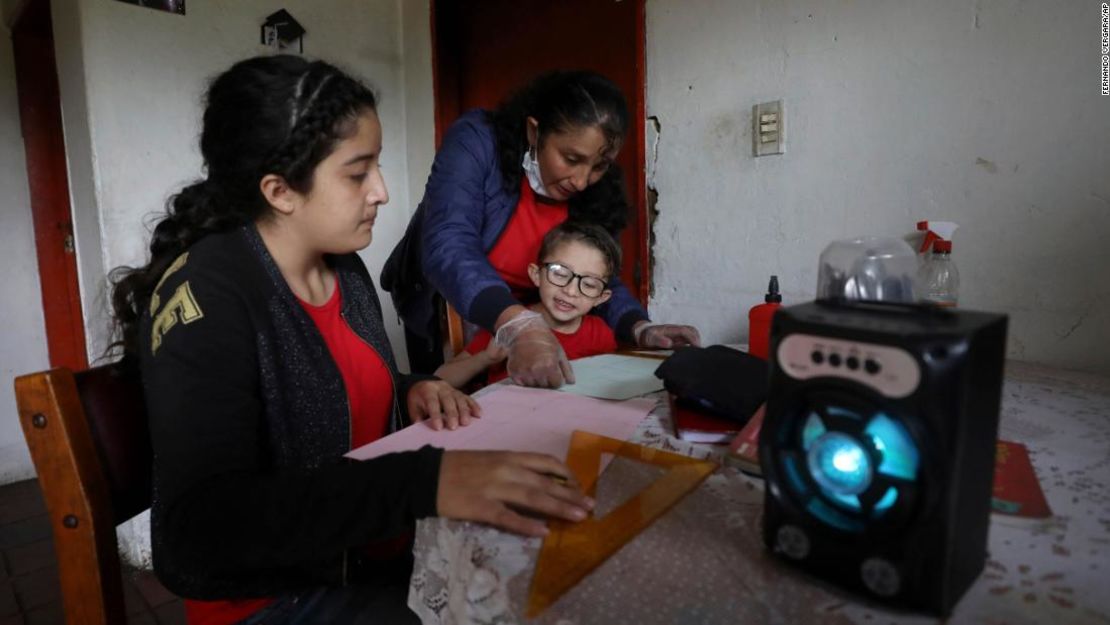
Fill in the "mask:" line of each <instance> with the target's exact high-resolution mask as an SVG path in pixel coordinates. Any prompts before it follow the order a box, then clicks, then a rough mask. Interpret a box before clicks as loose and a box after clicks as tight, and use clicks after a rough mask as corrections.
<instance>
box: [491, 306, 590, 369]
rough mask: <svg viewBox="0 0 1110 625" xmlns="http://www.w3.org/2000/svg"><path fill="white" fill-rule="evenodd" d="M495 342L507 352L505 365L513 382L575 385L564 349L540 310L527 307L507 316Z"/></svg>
mask: <svg viewBox="0 0 1110 625" xmlns="http://www.w3.org/2000/svg"><path fill="white" fill-rule="evenodd" d="M494 342H496V343H497V344H498V345H501V346H502V347H504V348H505V350H506V352H508V359H509V362H508V363H507V364H506V367H505V368H506V369H507V370H508V373H509V377H511V378H512V379H513V382H516V383H517V384H519V385H521V386H539V387H545V388H559V387H560V386H562V385H563V384H564V383H566V384H574V369H572V368H571V366H570V361H569V360H567V355H566V352H564V351H563V347H562V346H561V345H559V340H558V339H556V338H555V335H554V334H552V332H551V328H549V327H547V323H546V322H545V321H544V320H543V317H542V316H541V315H540V314H539V313H537V312H533V311H530V310H529V311H525V312H522V313H520V314H518V315H517V316H515V317H513V318H511V319H509V320H508V321H507V322H505V323H504V324H502V325H501V327H500V328H498V330H497V337H496V339H495V341H494Z"/></svg>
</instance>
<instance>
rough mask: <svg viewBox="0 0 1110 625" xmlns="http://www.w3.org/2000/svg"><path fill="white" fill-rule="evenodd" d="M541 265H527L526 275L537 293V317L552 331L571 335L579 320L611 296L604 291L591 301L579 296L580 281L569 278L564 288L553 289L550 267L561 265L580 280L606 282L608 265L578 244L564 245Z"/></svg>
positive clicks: (595, 251)
mask: <svg viewBox="0 0 1110 625" xmlns="http://www.w3.org/2000/svg"><path fill="white" fill-rule="evenodd" d="M543 260H544V265H543V266H540V265H536V264H535V263H533V264H530V265H528V275H529V276H530V277H531V278H532V283H533V284H535V285H536V286H537V287H538V288H539V291H540V307H541V308H540V311H539V312H540V314H542V315H543V316H544V318H545V320H546V321H547V323H548V325H550V326H551V327H552V329H554V330H557V331H559V332H563V333H566V334H569V333H572V332H575V331H577V330H578V327H579V326H580V325H581V324H582V317H583V316H584V315H586V314H587V313H589V312H590V310H592V309H593V307H594V306H597V305H599V304H602V303H604V302H607V301H609V297H610V295H611V292H610V291H609V290H608V289H606V290H605V291H604V292H602V294H601V296H599V297H596V298H592V297H587V296H586V295H583V294H582V291H581V290H580V289H579V283H580V281H581V280H582V278H577V277H576V278H572V279H571V280H570V281H569V282H567V283H566V285H564V286H557V285H555V284H553V283H552V282H551V280H550V279H549V278H548V273H549V271H550V270H549V267H550V266H551V265H552V264H557V265H561V266H562V267H563V269H564V271H567V272H573V273H575V274H578V275H579V276H583V277H590V278H596V279H598V280H601V281H602V282H604V281H605V280H607V279H608V277H609V276H608V272H607V269H608V265H607V263H606V259H605V255H604V254H603V253H602V252H601V250H598V249H596V248H595V247H593V246H591V245H587V244H585V243H583V242H581V241H566V242H564V243H562V244H560V245H559V246H558V247H556V248H555V249H554V250H552V251H551V253H550V254H548V256H547V258H544V259H543Z"/></svg>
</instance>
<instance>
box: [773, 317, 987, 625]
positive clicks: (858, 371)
mask: <svg viewBox="0 0 1110 625" xmlns="http://www.w3.org/2000/svg"><path fill="white" fill-rule="evenodd" d="M1006 323H1007V319H1006V317H1005V316H1003V315H995V314H987V313H979V312H970V311H963V310H956V309H942V308H938V307H931V306H928V307H927V306H909V305H891V304H878V303H874V304H870V303H844V302H839V303H838V302H831V301H829V302H823V301H819V302H813V303H809V304H802V305H799V306H792V307H789V308H782V309H780V310H779V311H778V312H777V313H776V315H775V318H774V321H773V324H772V331H771V377H770V394H769V397H768V401H767V413H766V416H765V420H764V424H763V427H762V430H761V432H760V439H759V452H760V464H761V465H762V469H763V473H764V477H765V479H766V505H765V508H764V516H763V539H764V542H765V543H766V544H767V546H768V547H769V548H770V549H771V550H772V551H774V552H775V553H776V554H779V555H780V556H782V557H783V558H785V559H786V560H788V561H790V562H792V563H794V564H796V565H798V566H800V567H802V568H804V569H806V570H807V571H809V572H811V573H813V574H815V575H817V576H819V577H822V578H825V579H827V580H830V581H832V582H833V583H835V584H839V585H842V586H847V587H849V588H851V589H854V590H857V591H860V592H863V593H866V594H868V595H870V596H871V597H873V598H875V599H878V600H880V601H882V602H885V603H889V604H893V605H895V606H899V607H903V608H908V609H912V610H919V611H925V612H929V613H932V614H936V615H941V616H946V615H948V614H949V613H950V612H951V610H952V607H953V606H954V605H955V604H956V602H957V601H958V600H959V598H960V596H961V595H963V593H964V591H965V590H967V588H968V586H970V585H971V583H972V582H973V581H974V580H975V578H976V577H977V576H978V575H979V573H980V571H982V569H983V566H984V564H985V562H986V557H987V529H988V526H989V524H990V501H991V490H992V482H993V474H994V451H995V441H996V438H997V434H998V409H999V402H1000V399H1001V392H1002V372H1003V360H1004V356H1005V346H1006Z"/></svg>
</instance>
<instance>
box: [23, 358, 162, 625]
mask: <svg viewBox="0 0 1110 625" xmlns="http://www.w3.org/2000/svg"><path fill="white" fill-rule="evenodd" d="M15 393H16V403H17V404H18V406H19V421H20V424H22V426H23V436H24V438H26V440H27V447H28V448H29V449H30V450H31V459H32V460H33V461H34V463H35V470H36V472H37V473H38V480H39V486H40V487H41V488H42V491H43V495H44V497H45V499H46V507H47V511H48V512H49V514H50V523H51V526H52V529H53V532H54V550H55V554H56V557H57V560H58V578H59V581H60V582H61V588H62V603H63V607H64V609H65V615H66V622H67V623H70V624H74V623H81V624H89V625H101V624H103V625H108V624H110V623H123V622H126V611H125V608H124V603H123V584H122V577H121V571H120V559H119V548H118V545H117V544H116V525H118V524H119V523H122V522H123V521H126V520H127V519H129V518H131V517H132V516H134V515H136V514H138V513H139V512H142V511H143V510H145V509H146V508H148V507H149V506H150V483H151V458H152V455H151V448H150V435H149V424H148V423H147V416H146V407H145V404H144V401H143V393H142V385H141V383H140V382H139V380H138V375H137V373H133V372H129V371H128V370H127V369H126V368H124V367H123V366H121V365H119V364H112V365H106V366H102V367H96V368H94V369H89V370H87V371H82V372H79V373H77V374H74V373H73V372H71V371H69V370H68V369H51V370H50V371H43V372H40V373H33V374H30V375H24V376H20V377H18V378H16V380H15Z"/></svg>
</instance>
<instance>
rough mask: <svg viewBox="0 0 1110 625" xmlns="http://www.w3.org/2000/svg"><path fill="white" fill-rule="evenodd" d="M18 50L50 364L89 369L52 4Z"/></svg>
mask: <svg viewBox="0 0 1110 625" xmlns="http://www.w3.org/2000/svg"><path fill="white" fill-rule="evenodd" d="M12 50H13V52H14V57H15V74H16V89H17V91H18V97H19V121H20V126H21V129H22V131H23V146H24V152H25V154H26V158H27V183H28V187H29V190H30V195H31V215H32V221H33V222H34V230H35V250H36V255H37V257H38V268H39V284H40V287H41V291H42V308H43V317H44V319H45V321H46V340H47V346H48V352H49V354H50V365H51V366H52V367H68V368H70V369H72V370H74V371H79V370H81V369H85V368H87V367H88V352H87V350H86V347H85V322H84V316H83V315H82V312H81V293H80V288H79V286H78V278H77V255H76V253H75V250H74V242H73V213H72V210H71V209H70V203H69V177H68V174H67V169H66V152H65V137H64V134H63V131H62V109H61V98H60V96H59V94H58V70H57V64H56V63H55V58H54V35H53V28H52V24H51V19H50V1H49V0H30V2H27V3H26V4H25V5H24V6H23V9H22V11H21V12H20V14H19V16H18V17H17V18H16V20H15V23H14V24H13V26H12Z"/></svg>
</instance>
